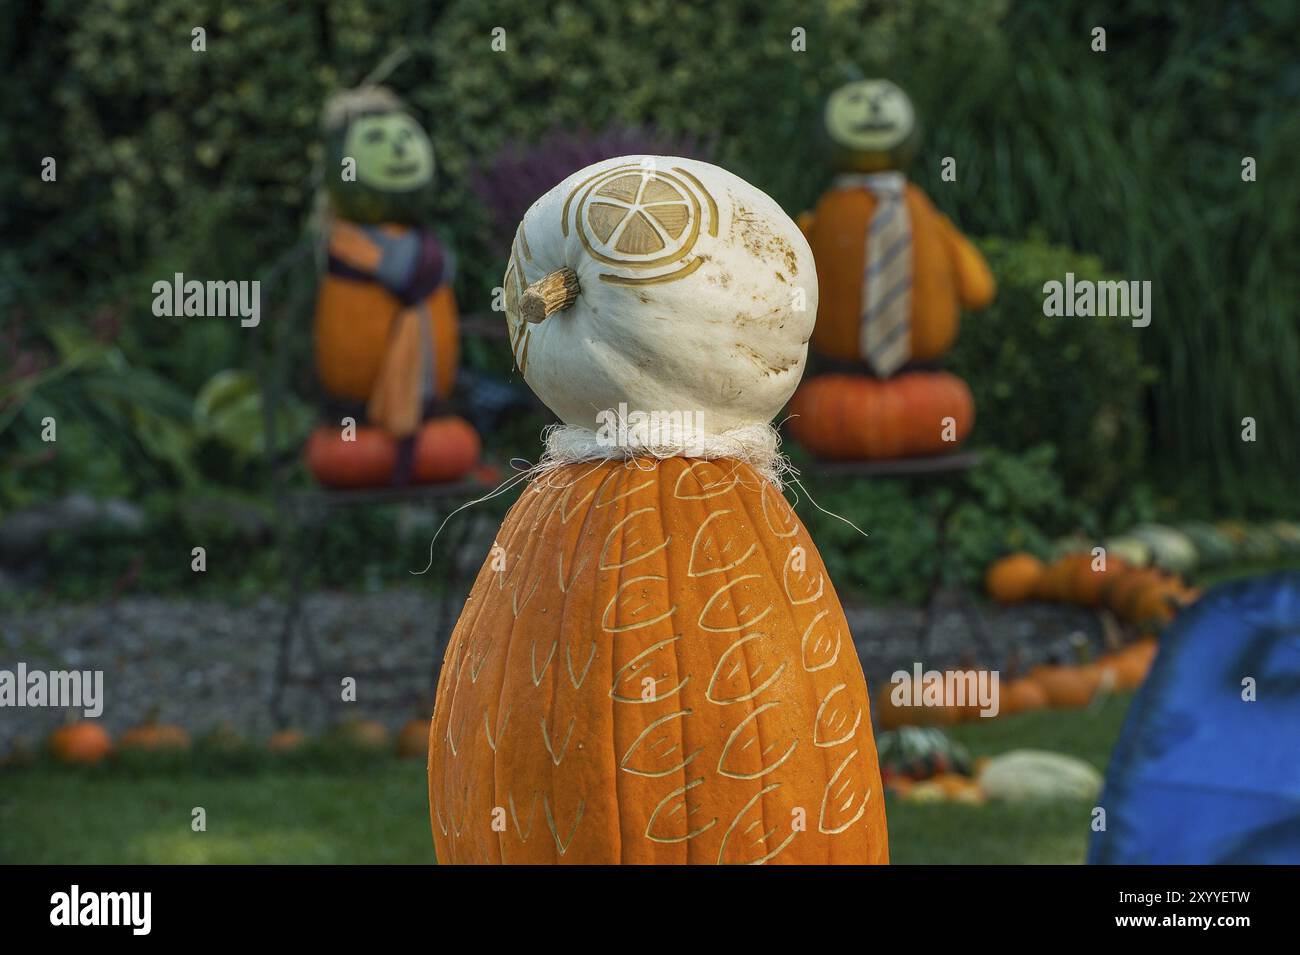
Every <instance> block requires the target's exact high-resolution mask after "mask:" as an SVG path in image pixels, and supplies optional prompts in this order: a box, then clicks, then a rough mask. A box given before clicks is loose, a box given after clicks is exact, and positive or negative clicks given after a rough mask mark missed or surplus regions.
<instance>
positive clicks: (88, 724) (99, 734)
mask: <svg viewBox="0 0 1300 955" xmlns="http://www.w3.org/2000/svg"><path fill="white" fill-rule="evenodd" d="M49 746H50V754H51V755H52V756H53V757H54V758H55V759H56V760H58V761H59V762H60V763H77V764H80V765H86V766H91V765H94V764H95V763H99V762H102V761H103V760H104V758H105V757H106V756H108V754H109V753H111V752H112V751H113V740H112V739H111V738H110V737H109V735H108V731H107V730H105V729H104V727H102V726H100V725H99V723H97V722H94V721H91V720H75V721H73V722H71V723H66V724H64V725H63V726H60V727H59V728H58V729H56V730H55V731H54V732H53V733H51V734H50V739H49Z"/></svg>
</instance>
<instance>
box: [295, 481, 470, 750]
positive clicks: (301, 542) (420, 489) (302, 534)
mask: <svg viewBox="0 0 1300 955" xmlns="http://www.w3.org/2000/svg"><path fill="white" fill-rule="evenodd" d="M487 490H489V488H488V487H487V486H486V485H483V484H480V483H479V482H477V481H459V482H455V483H448V484H427V485H415V486H411V487H400V488H373V489H365V490H356V491H330V490H312V491H300V492H297V493H292V494H287V495H284V496H282V497H281V499H280V506H281V509H282V511H281V521H280V526H281V528H282V531H281V539H280V550H281V554H282V555H283V559H284V564H285V569H286V572H287V576H288V579H289V597H288V602H287V604H286V607H285V614H284V622H283V624H282V625H281V628H280V636H279V643H278V646H277V651H276V665H275V674H274V677H273V681H272V687H271V716H272V719H273V720H274V721H275V724H276V725H277V726H280V727H283V726H285V725H286V722H287V714H286V712H285V691H286V690H287V689H288V688H289V687H290V686H292V685H306V686H315V687H318V688H319V689H320V690H321V691H322V692H323V693H337V692H338V686H339V681H340V680H342V678H343V677H344V676H354V677H373V678H378V679H382V678H389V677H405V676H407V675H408V672H409V671H406V670H401V671H400V672H399V671H395V670H394V668H391V667H371V668H364V669H358V668H357V667H348V668H347V669H346V673H345V672H344V670H343V669H341V668H339V667H337V666H331V665H330V664H329V663H328V662H327V661H325V660H324V659H323V657H322V656H321V653H320V648H319V646H318V641H317V635H316V632H315V630H314V629H313V627H312V625H311V620H310V615H309V614H308V613H307V612H306V606H305V603H306V596H307V595H306V593H305V590H306V587H305V581H304V576H305V575H304V571H305V568H306V566H307V564H308V561H306V560H304V559H303V555H305V554H306V555H310V554H314V553H316V552H317V550H318V547H317V545H318V544H319V542H320V538H321V532H322V528H323V526H324V524H325V518H326V517H327V516H328V515H329V513H330V512H332V511H335V510H338V509H341V508H345V507H358V506H376V505H383V504H417V505H422V506H426V507H428V508H429V509H430V510H431V512H432V514H433V518H434V520H435V522H436V523H437V524H439V525H441V524H442V521H443V519H445V518H446V517H447V516H448V515H449V514H451V513H452V512H453V511H455V510H456V508H458V507H460V506H461V505H463V504H466V503H468V502H470V501H473V500H476V499H477V498H479V497H481V496H482V495H483V494H484V492H485V491H487ZM480 517H481V515H480V514H477V513H475V512H474V511H473V510H467V511H462V512H461V513H460V514H459V515H457V517H456V519H454V520H451V521H448V522H447V523H446V525H445V526H443V528H442V533H441V534H440V535H439V537H438V546H437V549H436V550H435V551H434V552H433V553H432V554H431V557H432V559H433V565H432V566H431V567H430V568H429V572H430V573H431V574H434V575H436V577H437V578H438V579H439V580H441V581H442V582H443V585H444V593H443V598H442V601H441V603H440V604H439V608H438V615H437V619H436V621H435V623H434V626H433V634H432V639H433V659H434V662H433V666H432V668H431V672H430V674H429V687H428V695H429V696H430V697H432V695H433V691H434V689H435V688H436V687H437V684H438V673H439V671H440V670H441V668H442V658H443V655H444V653H445V651H446V647H447V642H448V640H449V639H450V637H451V631H452V628H453V626H454V625H455V619H456V614H455V608H456V607H458V606H459V605H460V604H462V603H463V602H464V597H465V595H466V594H467V592H468V589H469V586H470V583H471V581H470V579H469V578H470V577H471V576H472V575H473V573H474V572H475V571H476V570H477V567H472V568H471V567H466V566H465V565H464V562H463V561H461V560H459V555H460V553H461V550H462V549H463V547H464V545H465V543H466V541H468V540H469V539H470V537H471V535H472V533H473V531H474V529H475V528H476V527H477V526H478V521H479V519H480ZM299 649H301V651H302V654H303V656H304V657H305V660H306V663H307V666H306V668H305V671H297V672H295V668H294V662H295V660H294V657H295V655H296V654H297V653H298V651H299Z"/></svg>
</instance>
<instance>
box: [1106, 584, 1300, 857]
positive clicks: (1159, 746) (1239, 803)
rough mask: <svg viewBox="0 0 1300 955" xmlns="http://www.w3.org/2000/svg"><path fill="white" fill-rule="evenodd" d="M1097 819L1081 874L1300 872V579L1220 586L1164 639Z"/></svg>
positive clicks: (1117, 752)
mask: <svg viewBox="0 0 1300 955" xmlns="http://www.w3.org/2000/svg"><path fill="white" fill-rule="evenodd" d="M1248 678H1249V679H1251V680H1253V681H1254V696H1255V699H1254V701H1253V702H1248V701H1246V700H1245V699H1243V694H1245V693H1246V692H1247V687H1246V686H1245V685H1243V681H1245V680H1247V679H1248ZM1101 805H1102V806H1103V807H1104V808H1105V810H1106V830H1105V831H1104V832H1095V833H1094V834H1093V838H1092V845H1091V847H1090V849H1089V852H1088V861H1089V862H1090V863H1100V864H1161V863H1163V864H1180V863H1182V864H1189V863H1190V864H1230V863H1300V573H1297V572H1294V571H1287V572H1284V573H1276V574H1269V575H1267V576H1263V577H1254V578H1249V579H1245V580H1238V581H1233V582H1231V583H1226V584H1222V585H1220V586H1218V587H1215V588H1214V589H1213V590H1211V591H1209V592H1208V593H1206V594H1205V595H1204V596H1203V597H1202V598H1201V599H1200V600H1199V601H1197V603H1196V604H1195V605H1194V606H1192V607H1191V608H1190V609H1188V610H1186V611H1184V612H1183V613H1182V614H1180V615H1179V617H1178V619H1177V620H1176V621H1175V622H1174V624H1173V625H1172V626H1170V627H1169V628H1168V629H1166V631H1165V632H1164V633H1163V634H1162V635H1161V637H1160V652H1159V654H1157V656H1156V659H1155V663H1154V664H1153V665H1152V667H1151V673H1150V675H1149V676H1148V677H1147V680H1146V682H1145V683H1144V684H1143V686H1142V688H1141V690H1139V691H1138V694H1137V696H1136V697H1135V698H1134V700H1133V705H1132V708H1131V709H1130V710H1129V713H1128V718H1127V720H1126V721H1125V723H1124V729H1123V731H1122V732H1121V733H1120V738H1119V743H1118V744H1117V745H1116V747H1115V752H1114V754H1113V755H1112V756H1111V761H1110V767H1109V769H1108V770H1107V774H1106V785H1105V789H1104V790H1103V792H1102V798H1101Z"/></svg>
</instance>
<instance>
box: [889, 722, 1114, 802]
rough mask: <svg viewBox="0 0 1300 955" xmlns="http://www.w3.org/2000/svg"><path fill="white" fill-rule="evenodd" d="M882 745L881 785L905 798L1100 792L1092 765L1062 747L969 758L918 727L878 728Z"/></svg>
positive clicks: (1082, 796) (1058, 797)
mask: <svg viewBox="0 0 1300 955" xmlns="http://www.w3.org/2000/svg"><path fill="white" fill-rule="evenodd" d="M880 747H881V781H882V782H883V783H884V786H885V791H886V792H887V793H890V794H891V795H893V796H896V797H898V798H900V799H902V800H903V801H904V802H909V803H962V804H966V805H975V806H982V805H984V804H985V803H986V802H1012V803H1020V802H1055V801H1063V800H1081V801H1092V800H1095V799H1096V797H1097V794H1098V793H1100V792H1101V785H1102V780H1101V774H1100V773H1098V772H1097V770H1096V768H1094V767H1093V766H1090V765H1089V764H1087V763H1085V762H1084V761H1082V760H1080V759H1076V758H1074V757H1072V756H1067V755H1065V754H1064V753H1054V752H1049V751H1044V750H1033V749H1019V750H1012V751H1010V752H1006V753H1000V754H999V755H997V756H981V757H979V758H978V759H974V760H972V759H971V758H970V757H969V754H967V753H966V751H965V748H964V747H962V746H961V745H960V744H959V743H954V742H953V741H952V740H951V739H949V738H948V737H947V736H945V735H944V734H943V733H942V732H941V731H940V730H936V729H933V728H918V727H904V728H902V729H899V730H896V731H894V732H891V733H884V734H882V736H881V738H880ZM900 750H901V751H902V754H903V755H902V758H901V759H900V758H898V757H896V756H895V752H896V751H900ZM908 750H912V751H914V753H915V755H911V756H908V755H907V751H908ZM918 757H919V758H918ZM936 766H937V767H938V768H934V767H936Z"/></svg>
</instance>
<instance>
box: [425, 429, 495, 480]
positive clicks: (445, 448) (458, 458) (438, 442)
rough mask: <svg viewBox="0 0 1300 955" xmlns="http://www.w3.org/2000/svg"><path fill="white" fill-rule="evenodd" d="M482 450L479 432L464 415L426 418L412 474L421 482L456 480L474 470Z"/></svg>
mask: <svg viewBox="0 0 1300 955" xmlns="http://www.w3.org/2000/svg"><path fill="white" fill-rule="evenodd" d="M480 450H482V444H481V442H480V441H479V436H478V432H477V431H475V430H474V428H473V427H472V426H471V425H470V424H469V422H467V421H465V420H464V419H463V418H457V417H455V416H454V415H448V416H447V417H444V418H434V419H432V420H430V421H426V422H424V424H422V425H420V431H419V433H418V434H417V435H416V438H415V460H414V462H413V465H412V477H413V479H414V480H415V481H416V482H417V483H420V484H425V483H433V482H437V481H454V480H456V479H457V478H461V477H464V476H465V475H466V474H468V473H469V472H470V471H471V470H473V468H474V465H476V464H478V456H479V451H480Z"/></svg>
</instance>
